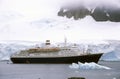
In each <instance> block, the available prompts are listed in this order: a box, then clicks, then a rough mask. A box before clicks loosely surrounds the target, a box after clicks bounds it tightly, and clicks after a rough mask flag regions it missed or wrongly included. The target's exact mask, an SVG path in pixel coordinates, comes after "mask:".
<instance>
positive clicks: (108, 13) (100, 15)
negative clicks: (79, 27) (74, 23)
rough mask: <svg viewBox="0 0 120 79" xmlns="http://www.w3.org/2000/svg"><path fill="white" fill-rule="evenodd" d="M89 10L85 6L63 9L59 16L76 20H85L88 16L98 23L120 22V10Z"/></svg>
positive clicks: (105, 8)
mask: <svg viewBox="0 0 120 79" xmlns="http://www.w3.org/2000/svg"><path fill="white" fill-rule="evenodd" d="M90 10H91V11H90ZM90 10H88V9H87V8H86V7H85V6H79V7H75V8H68V7H65V8H61V9H60V11H59V12H58V16H66V17H67V18H71V17H73V18H74V19H75V20H78V19H82V18H85V17H86V16H87V15H90V16H92V17H93V18H94V19H95V20H96V21H108V20H109V21H112V22H120V8H112V7H106V6H99V7H96V8H95V9H94V10H93V9H92V8H91V9H90Z"/></svg>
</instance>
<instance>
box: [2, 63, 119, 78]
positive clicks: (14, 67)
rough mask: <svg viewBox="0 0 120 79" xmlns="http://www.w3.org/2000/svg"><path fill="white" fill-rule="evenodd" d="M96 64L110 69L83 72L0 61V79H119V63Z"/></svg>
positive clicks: (44, 65)
mask: <svg viewBox="0 0 120 79" xmlns="http://www.w3.org/2000/svg"><path fill="white" fill-rule="evenodd" d="M98 64H100V65H103V66H107V67H110V68H111V69H110V70H106V69H93V70H83V69H71V68H69V65H71V64H12V63H7V61H0V79H68V78H69V77H85V78H86V79H120V61H117V62H112V61H111V62H108V61H100V62H99V63H98Z"/></svg>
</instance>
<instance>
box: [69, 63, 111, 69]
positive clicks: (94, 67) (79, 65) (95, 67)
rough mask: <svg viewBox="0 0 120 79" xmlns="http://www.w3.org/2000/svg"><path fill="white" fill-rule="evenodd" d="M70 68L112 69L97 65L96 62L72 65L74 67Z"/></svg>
mask: <svg viewBox="0 0 120 79" xmlns="http://www.w3.org/2000/svg"><path fill="white" fill-rule="evenodd" d="M69 67H70V68H72V69H85V70H86V69H111V68H109V67H106V66H102V65H99V64H96V63H94V62H91V63H81V62H78V64H77V63H72V65H70V66H69Z"/></svg>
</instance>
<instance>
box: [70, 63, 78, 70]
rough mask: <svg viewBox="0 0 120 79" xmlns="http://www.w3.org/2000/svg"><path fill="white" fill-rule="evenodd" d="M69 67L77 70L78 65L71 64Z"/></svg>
mask: <svg viewBox="0 0 120 79" xmlns="http://www.w3.org/2000/svg"><path fill="white" fill-rule="evenodd" d="M69 67H70V68H72V69H79V64H77V63H72V65H69Z"/></svg>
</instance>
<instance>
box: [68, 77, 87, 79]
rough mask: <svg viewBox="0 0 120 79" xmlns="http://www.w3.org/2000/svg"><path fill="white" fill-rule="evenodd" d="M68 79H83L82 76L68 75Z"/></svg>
mask: <svg viewBox="0 0 120 79" xmlns="http://www.w3.org/2000/svg"><path fill="white" fill-rule="evenodd" d="M68 79H85V78H84V77H70V78H68Z"/></svg>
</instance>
